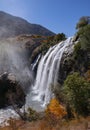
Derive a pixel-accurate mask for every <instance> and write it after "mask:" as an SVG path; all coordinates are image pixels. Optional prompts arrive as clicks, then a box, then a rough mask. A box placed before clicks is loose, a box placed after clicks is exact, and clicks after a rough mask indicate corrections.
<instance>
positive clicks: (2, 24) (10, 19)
mask: <svg viewBox="0 0 90 130" xmlns="http://www.w3.org/2000/svg"><path fill="white" fill-rule="evenodd" d="M20 34H36V35H43V36H52V35H55V33H53V32H51V31H50V30H48V29H46V28H45V27H43V26H41V25H38V24H31V23H29V22H28V21H26V20H24V19H22V18H20V17H15V16H12V15H10V14H7V13H5V12H2V11H0V38H2V37H4V38H5V37H12V36H18V35H20Z"/></svg>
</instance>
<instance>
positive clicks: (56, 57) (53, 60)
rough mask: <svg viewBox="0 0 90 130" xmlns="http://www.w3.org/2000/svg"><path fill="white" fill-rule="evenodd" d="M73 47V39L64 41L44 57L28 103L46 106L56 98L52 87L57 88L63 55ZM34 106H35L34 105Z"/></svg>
mask: <svg viewBox="0 0 90 130" xmlns="http://www.w3.org/2000/svg"><path fill="white" fill-rule="evenodd" d="M71 45H73V42H72V38H68V39H67V40H66V41H62V42H60V43H59V44H57V45H55V46H53V47H51V48H50V49H49V50H48V52H47V53H46V54H45V55H44V56H42V58H41V60H40V62H39V65H38V69H37V75H36V80H35V84H34V85H33V86H32V92H31V93H33V94H31V93H30V94H29V95H28V96H27V103H26V104H28V106H29V103H30V104H31V99H32V102H33V101H37V102H39V105H40V104H41V105H42V106H44V107H45V106H46V105H47V104H48V103H49V101H50V99H51V98H52V97H53V96H54V94H53V93H52V87H55V85H56V84H57V82H58V81H57V80H58V72H59V66H60V61H61V58H62V55H63V53H64V52H65V51H66V52H67V51H68V49H69V50H70V48H69V46H70V47H71ZM33 105H34V104H33Z"/></svg>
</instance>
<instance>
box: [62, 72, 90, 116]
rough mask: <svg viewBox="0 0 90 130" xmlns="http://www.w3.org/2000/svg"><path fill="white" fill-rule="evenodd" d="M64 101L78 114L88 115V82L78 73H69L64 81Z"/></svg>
mask: <svg viewBox="0 0 90 130" xmlns="http://www.w3.org/2000/svg"><path fill="white" fill-rule="evenodd" d="M63 90H64V93H65V99H66V102H67V103H69V104H70V106H71V108H72V109H73V110H74V111H75V112H76V113H77V114H78V115H83V116H85V115H88V114H89V108H90V82H88V81H86V80H85V79H84V78H83V77H81V76H80V75H79V73H76V72H75V73H73V74H72V75H69V76H68V77H67V79H66V80H65V82H64V88H63Z"/></svg>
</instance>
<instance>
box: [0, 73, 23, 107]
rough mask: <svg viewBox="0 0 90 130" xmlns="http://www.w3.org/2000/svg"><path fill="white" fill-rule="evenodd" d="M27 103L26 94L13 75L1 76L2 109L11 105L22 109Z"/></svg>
mask: <svg viewBox="0 0 90 130" xmlns="http://www.w3.org/2000/svg"><path fill="white" fill-rule="evenodd" d="M24 103H25V93H24V91H23V89H22V87H21V85H20V84H19V83H18V82H17V81H16V78H15V76H14V75H13V74H10V73H9V74H8V73H7V72H5V73H3V74H2V75H0V108H4V107H7V106H10V105H17V106H18V107H21V106H22V105H24Z"/></svg>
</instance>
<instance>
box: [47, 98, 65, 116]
mask: <svg viewBox="0 0 90 130" xmlns="http://www.w3.org/2000/svg"><path fill="white" fill-rule="evenodd" d="M66 114H67V113H66V111H65V108H64V107H63V106H62V105H60V103H59V101H58V100H57V99H55V98H53V99H51V101H50V103H49V105H48V106H47V109H46V115H49V116H51V117H54V118H55V119H60V118H62V117H64V116H65V115H66Z"/></svg>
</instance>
